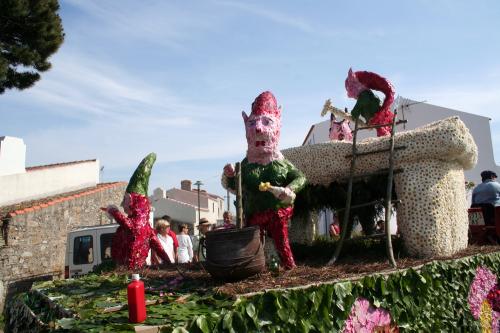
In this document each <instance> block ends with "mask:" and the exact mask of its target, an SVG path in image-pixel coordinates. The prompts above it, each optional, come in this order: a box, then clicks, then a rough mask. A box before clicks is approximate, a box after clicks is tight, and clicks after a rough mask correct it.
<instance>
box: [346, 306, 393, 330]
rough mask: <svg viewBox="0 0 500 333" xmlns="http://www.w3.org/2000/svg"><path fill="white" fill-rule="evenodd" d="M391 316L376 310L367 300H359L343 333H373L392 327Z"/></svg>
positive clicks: (386, 312) (383, 310) (353, 307)
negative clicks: (381, 328) (376, 330)
mask: <svg viewBox="0 0 500 333" xmlns="http://www.w3.org/2000/svg"><path fill="white" fill-rule="evenodd" d="M390 324H391V315H390V314H389V312H388V311H387V310H385V309H382V308H376V307H374V306H372V305H371V304H370V302H369V301H368V300H367V299H366V298H362V297H360V298H358V299H356V301H355V302H354V305H353V306H352V309H351V313H350V314H349V317H348V318H347V320H346V322H345V327H344V330H343V331H342V332H343V333H372V332H374V331H375V329H378V328H380V327H390Z"/></svg>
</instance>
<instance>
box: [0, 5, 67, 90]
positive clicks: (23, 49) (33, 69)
mask: <svg viewBox="0 0 500 333" xmlns="http://www.w3.org/2000/svg"><path fill="white" fill-rule="evenodd" d="M58 10H59V3H58V2H57V0H2V1H0V94H1V93H3V92H4V91H5V90H6V89H12V88H17V89H25V88H29V87H31V86H32V85H33V84H34V83H35V82H36V81H38V80H39V79H40V74H39V72H44V71H47V70H48V69H50V67H51V64H50V62H49V61H48V60H47V59H48V58H49V57H50V56H51V55H52V54H53V53H55V52H56V51H57V49H58V48H59V46H60V45H61V44H62V42H63V40H64V33H63V28H62V23H61V18H60V17H59V15H58V14H57V11H58Z"/></svg>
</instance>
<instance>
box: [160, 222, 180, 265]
mask: <svg viewBox="0 0 500 333" xmlns="http://www.w3.org/2000/svg"><path fill="white" fill-rule="evenodd" d="M161 218H162V219H163V220H167V221H168V223H169V224H171V223H172V218H171V217H170V216H168V215H163V216H162V217H161ZM168 235H169V236H170V237H172V240H173V241H174V253H175V259H177V248H178V247H179V242H178V241H177V235H176V234H175V232H174V231H173V230H172V226H171V227H170V228H169V229H168Z"/></svg>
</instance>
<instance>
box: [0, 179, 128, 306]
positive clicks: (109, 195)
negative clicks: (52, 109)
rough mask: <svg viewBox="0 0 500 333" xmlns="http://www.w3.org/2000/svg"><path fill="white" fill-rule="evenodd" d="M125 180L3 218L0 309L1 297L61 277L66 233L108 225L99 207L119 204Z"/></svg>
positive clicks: (15, 212) (2, 298)
mask: <svg viewBox="0 0 500 333" xmlns="http://www.w3.org/2000/svg"><path fill="white" fill-rule="evenodd" d="M125 186H126V183H112V184H100V185H98V186H97V187H95V188H91V189H87V190H85V191H83V192H81V193H77V194H74V195H70V196H66V197H64V196H63V197H60V198H57V199H55V200H53V201H50V202H47V203H42V204H39V205H35V206H33V207H29V208H24V209H22V210H17V211H14V212H11V213H10V214H9V215H8V217H7V218H6V219H4V220H3V226H4V228H3V229H4V244H3V246H1V247H0V292H1V293H0V309H3V306H4V300H5V297H6V296H7V297H8V296H9V295H10V294H13V293H15V292H17V291H19V290H22V289H25V288H26V287H28V288H29V285H30V282H32V281H34V280H38V279H50V278H62V277H64V266H65V255H66V243H67V234H68V232H70V231H73V230H75V229H77V228H79V227H83V226H92V225H102V224H109V223H110V220H109V219H108V217H107V216H106V214H105V213H103V212H102V211H101V210H100V209H99V207H105V206H107V205H109V204H115V205H119V204H120V203H121V200H122V198H123V194H124V192H125Z"/></svg>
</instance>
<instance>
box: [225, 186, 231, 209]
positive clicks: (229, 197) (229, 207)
mask: <svg viewBox="0 0 500 333" xmlns="http://www.w3.org/2000/svg"><path fill="white" fill-rule="evenodd" d="M226 198H227V211H228V212H230V209H231V206H230V202H231V194H229V190H227V196H226Z"/></svg>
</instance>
